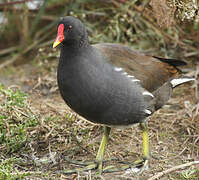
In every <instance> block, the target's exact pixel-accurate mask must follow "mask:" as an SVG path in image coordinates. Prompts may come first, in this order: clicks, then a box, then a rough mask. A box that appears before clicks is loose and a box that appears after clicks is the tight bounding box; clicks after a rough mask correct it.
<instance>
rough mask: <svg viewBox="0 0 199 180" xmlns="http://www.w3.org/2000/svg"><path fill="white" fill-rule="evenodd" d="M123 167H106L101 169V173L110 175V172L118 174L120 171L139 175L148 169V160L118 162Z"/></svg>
mask: <svg viewBox="0 0 199 180" xmlns="http://www.w3.org/2000/svg"><path fill="white" fill-rule="evenodd" d="M120 163H122V164H124V165H122V166H121V167H115V166H107V167H105V168H104V169H103V171H102V172H103V173H112V172H120V171H126V172H127V173H131V172H132V173H134V174H141V173H142V172H143V171H144V170H146V169H147V168H148V160H144V159H140V160H137V161H134V162H133V163H127V162H120Z"/></svg>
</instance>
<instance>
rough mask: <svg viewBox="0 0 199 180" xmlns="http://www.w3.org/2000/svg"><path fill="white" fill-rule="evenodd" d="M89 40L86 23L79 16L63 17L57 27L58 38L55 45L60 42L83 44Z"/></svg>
mask: <svg viewBox="0 0 199 180" xmlns="http://www.w3.org/2000/svg"><path fill="white" fill-rule="evenodd" d="M87 42H88V35H87V31H86V28H85V26H84V24H83V23H82V22H81V21H80V20H79V19H77V18H75V17H72V16H66V17H64V18H61V20H60V21H59V23H58V28H57V38H56V40H55V42H54V44H53V47H56V46H58V45H59V44H60V43H62V44H64V45H68V46H71V45H78V46H82V45H83V44H85V43H87Z"/></svg>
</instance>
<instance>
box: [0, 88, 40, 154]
mask: <svg viewBox="0 0 199 180" xmlns="http://www.w3.org/2000/svg"><path fill="white" fill-rule="evenodd" d="M26 97H27V95H26V94H24V93H23V92H22V91H20V90H19V89H11V88H4V86H3V85H0V112H1V113H0V144H1V146H0V148H1V149H2V150H4V152H6V153H13V152H16V151H19V150H22V149H23V148H24V147H25V146H26V143H27V142H28V141H29V134H28V128H30V127H34V126H36V125H37V124H38V121H37V118H36V116H35V115H34V114H33V113H32V112H31V109H30V107H29V104H28V101H27V98H26Z"/></svg>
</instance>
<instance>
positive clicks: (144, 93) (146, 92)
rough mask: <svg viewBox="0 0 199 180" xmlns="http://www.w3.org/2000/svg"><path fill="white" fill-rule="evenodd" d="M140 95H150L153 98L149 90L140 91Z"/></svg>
mask: <svg viewBox="0 0 199 180" xmlns="http://www.w3.org/2000/svg"><path fill="white" fill-rule="evenodd" d="M142 95H144V96H151V97H153V98H154V95H153V94H151V93H150V92H148V91H144V92H143V93H142Z"/></svg>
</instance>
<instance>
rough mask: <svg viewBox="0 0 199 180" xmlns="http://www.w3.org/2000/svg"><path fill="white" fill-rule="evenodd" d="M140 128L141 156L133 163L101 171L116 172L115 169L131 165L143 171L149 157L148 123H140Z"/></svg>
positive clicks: (123, 168)
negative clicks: (141, 140) (141, 139)
mask: <svg viewBox="0 0 199 180" xmlns="http://www.w3.org/2000/svg"><path fill="white" fill-rule="evenodd" d="M140 128H141V130H142V138H143V142H142V143H143V150H142V156H143V157H142V158H141V159H139V160H137V161H134V162H133V163H130V164H127V165H123V166H121V167H120V168H115V167H111V168H106V169H105V170H104V171H103V172H117V171H123V170H126V169H129V168H131V167H139V168H140V171H139V173H141V172H143V170H144V169H146V168H147V165H148V159H149V157H150V150H149V136H148V123H147V122H144V123H140Z"/></svg>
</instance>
